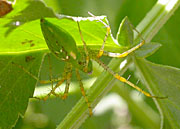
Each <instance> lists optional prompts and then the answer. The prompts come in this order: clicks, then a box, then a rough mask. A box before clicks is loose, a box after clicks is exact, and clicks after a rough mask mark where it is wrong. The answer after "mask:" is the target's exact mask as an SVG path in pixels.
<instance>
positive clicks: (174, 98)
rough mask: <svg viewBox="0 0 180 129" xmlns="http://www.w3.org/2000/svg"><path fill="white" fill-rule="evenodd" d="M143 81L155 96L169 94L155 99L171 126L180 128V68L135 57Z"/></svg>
mask: <svg viewBox="0 0 180 129" xmlns="http://www.w3.org/2000/svg"><path fill="white" fill-rule="evenodd" d="M135 63H136V66H137V67H138V69H139V71H140V73H141V77H142V79H143V82H144V83H145V84H146V85H147V86H148V88H149V89H150V91H151V92H152V94H153V95H155V96H168V98H167V99H155V102H156V103H157V106H158V107H159V110H160V113H161V112H162V113H163V116H164V117H165V118H166V119H167V120H168V122H169V124H170V125H171V128H173V129H179V128H180V123H179V121H180V117H179V116H180V108H179V107H180V101H179V100H180V95H179V93H180V80H179V78H180V69H178V68H174V67H170V66H164V65H158V64H154V63H151V62H149V61H147V60H143V59H135Z"/></svg>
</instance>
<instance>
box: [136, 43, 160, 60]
mask: <svg viewBox="0 0 180 129" xmlns="http://www.w3.org/2000/svg"><path fill="white" fill-rule="evenodd" d="M160 47H161V44H160V43H154V42H150V43H146V44H144V45H143V46H142V47H140V48H139V49H138V50H137V51H135V55H136V57H137V58H146V57H148V56H151V55H152V54H154V53H155V52H156V51H157V50H158V49H159V48H160Z"/></svg>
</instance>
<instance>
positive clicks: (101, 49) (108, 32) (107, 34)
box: [88, 12, 111, 58]
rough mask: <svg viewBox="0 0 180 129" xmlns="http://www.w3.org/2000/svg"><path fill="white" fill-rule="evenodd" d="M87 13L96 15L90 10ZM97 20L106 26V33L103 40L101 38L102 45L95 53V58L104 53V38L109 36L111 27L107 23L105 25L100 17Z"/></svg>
mask: <svg viewBox="0 0 180 129" xmlns="http://www.w3.org/2000/svg"><path fill="white" fill-rule="evenodd" d="M88 14H89V15H90V16H92V17H94V18H96V16H95V15H94V14H92V13H91V12H88ZM98 20H99V21H100V22H101V23H102V24H103V25H104V26H105V27H106V28H107V30H106V35H105V37H104V40H103V44H102V46H101V48H100V50H99V53H98V54H97V58H100V57H101V56H102V55H103V53H104V46H105V43H106V40H107V38H108V36H109V34H110V31H111V28H110V26H109V25H107V24H106V23H105V22H103V21H102V20H101V19H98Z"/></svg>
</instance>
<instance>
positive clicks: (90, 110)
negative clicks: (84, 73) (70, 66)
mask: <svg viewBox="0 0 180 129" xmlns="http://www.w3.org/2000/svg"><path fill="white" fill-rule="evenodd" d="M76 77H77V80H78V81H79V85H80V89H81V93H82V95H83V96H84V99H85V101H86V103H87V105H88V109H89V115H90V116H92V114H93V113H92V108H91V104H90V102H89V100H88V97H87V96H86V92H85V90H84V87H83V83H82V80H81V76H80V74H79V70H78V69H76Z"/></svg>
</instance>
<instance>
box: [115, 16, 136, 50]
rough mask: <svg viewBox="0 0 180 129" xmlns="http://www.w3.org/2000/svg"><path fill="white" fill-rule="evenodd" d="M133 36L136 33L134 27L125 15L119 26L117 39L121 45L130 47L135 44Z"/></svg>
mask: <svg viewBox="0 0 180 129" xmlns="http://www.w3.org/2000/svg"><path fill="white" fill-rule="evenodd" d="M133 36H134V35H133V29H132V27H131V23H130V21H129V19H128V17H125V18H124V19H123V20H122V22H121V24H120V26H119V30H118V32H117V35H116V39H117V41H118V43H119V45H121V46H126V47H129V46H132V44H133V38H134V37H133Z"/></svg>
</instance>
